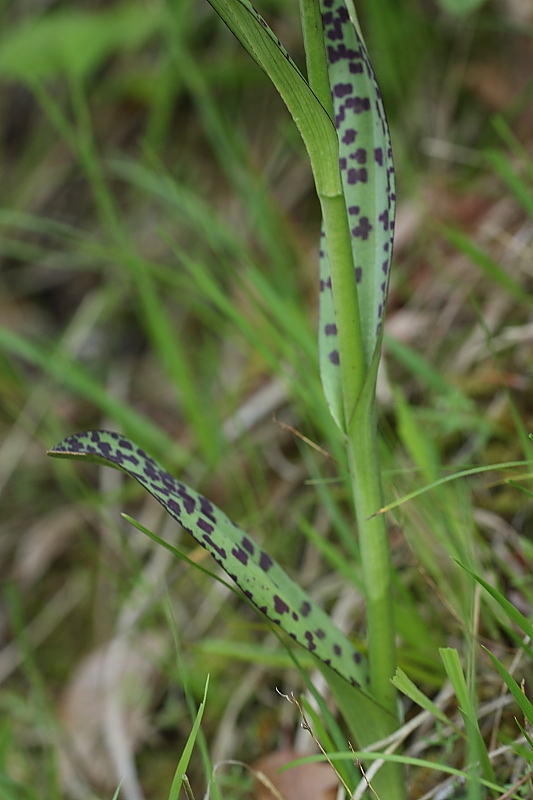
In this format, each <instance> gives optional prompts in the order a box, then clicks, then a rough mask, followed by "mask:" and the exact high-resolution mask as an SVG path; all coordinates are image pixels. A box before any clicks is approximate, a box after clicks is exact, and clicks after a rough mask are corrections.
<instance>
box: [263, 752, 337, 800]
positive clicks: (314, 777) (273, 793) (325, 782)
mask: <svg viewBox="0 0 533 800" xmlns="http://www.w3.org/2000/svg"><path fill="white" fill-rule="evenodd" d="M301 757H302V754H301V753H296V752H295V751H294V750H292V749H290V748H285V749H283V750H277V751H276V752H274V753H270V754H269V755H267V756H263V757H262V758H260V759H259V761H256V762H255V764H253V770H254V772H255V797H256V800H280V798H282V800H335V797H336V795H337V787H338V785H339V781H338V778H337V776H336V774H335V770H334V769H333V768H332V767H331V766H330V765H329V764H324V763H320V764H298V765H296V766H294V767H290V769H287V770H285V771H284V772H280V771H279V770H280V768H281V767H284V766H285V765H286V764H289V763H290V762H291V761H295V760H296V759H298V758H301ZM269 786H270V787H271V788H269Z"/></svg>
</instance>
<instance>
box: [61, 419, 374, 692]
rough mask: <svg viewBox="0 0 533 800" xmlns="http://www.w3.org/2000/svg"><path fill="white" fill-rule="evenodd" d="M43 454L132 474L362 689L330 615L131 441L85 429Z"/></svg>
mask: <svg viewBox="0 0 533 800" xmlns="http://www.w3.org/2000/svg"><path fill="white" fill-rule="evenodd" d="M48 454H49V455H51V456H56V457H59V458H78V459H84V460H86V461H93V462H96V463H102V464H105V465H107V466H111V467H115V468H117V469H120V470H122V471H123V472H126V473H127V474H128V475H131V477H132V478H135V479H136V480H137V481H138V482H139V483H140V484H141V486H143V487H144V488H145V489H146V490H147V491H148V492H150V494H151V495H153V496H154V497H155V498H156V500H157V501H158V502H159V503H161V505H162V506H163V507H164V508H165V510H166V511H167V512H168V513H169V514H170V515H171V516H172V517H173V518H174V519H175V520H176V521H177V522H179V523H180V525H182V526H183V528H185V530H186V531H188V532H189V533H190V534H191V536H192V537H193V538H194V539H195V540H196V541H197V542H198V544H200V545H201V546H202V547H204V548H205V549H206V550H208V551H209V553H211V555H212V556H213V558H214V559H215V561H216V562H217V563H218V564H220V566H221V567H222V568H223V569H224V570H225V571H226V572H227V574H228V575H229V576H230V577H231V578H233V580H234V581H235V583H236V584H237V586H239V588H240V589H241V590H242V592H243V593H244V595H245V596H246V597H247V598H248V599H249V600H250V601H251V602H252V603H253V604H254V605H255V606H256V607H257V608H258V609H259V611H261V612H262V613H263V614H265V616H266V617H268V619H270V620H271V621H272V622H274V623H275V624H276V625H279V626H280V627H281V628H282V629H283V630H284V631H285V632H286V633H288V635H289V636H290V637H291V638H292V639H294V641H296V642H298V643H299V644H301V645H302V646H303V647H305V649H306V650H308V651H309V652H311V653H313V655H315V656H316V657H317V658H318V659H320V661H322V662H323V663H324V664H327V665H328V666H330V667H331V668H332V669H334V670H335V671H336V672H338V674H339V675H341V676H342V677H343V678H345V679H346V680H347V681H349V682H350V683H351V684H352V685H353V686H360V687H364V685H365V683H366V675H365V671H364V667H363V664H362V661H361V656H360V654H359V653H358V652H357V651H356V650H355V649H354V647H353V645H352V644H351V643H350V641H349V640H348V639H347V638H346V637H345V636H344V635H343V634H342V633H340V631H338V630H337V628H336V627H335V626H334V625H333V623H332V622H331V620H330V619H329V617H328V615H327V614H326V613H325V612H324V611H323V610H322V609H321V608H320V607H319V606H317V605H316V604H315V603H314V602H313V601H312V600H311V599H310V597H309V596H308V595H307V593H306V592H304V591H303V590H302V589H301V588H300V587H299V586H298V584H297V583H295V582H294V581H293V580H292V579H291V578H290V577H289V576H288V575H287V574H286V573H285V572H284V570H283V569H282V568H281V567H280V566H279V565H278V564H277V563H276V562H275V561H274V560H273V559H272V558H271V557H270V556H269V555H268V553H266V552H265V551H264V550H262V549H261V548H260V547H259V546H258V545H257V544H255V542H253V541H252V539H251V538H250V537H249V536H248V535H247V534H246V533H244V531H242V530H241V529H240V528H239V527H237V525H235V523H234V522H232V521H231V520H230V519H229V517H227V516H226V514H224V512H223V511H221V510H220V509H219V508H217V507H216V506H215V505H213V503H211V502H210V501H209V500H207V498H205V497H203V496H202V495H201V494H198V492H195V491H194V489H191V488H190V487H189V486H187V485H186V484H184V483H182V482H181V481H179V480H177V479H176V478H174V477H172V475H170V474H169V473H168V472H166V471H165V470H164V469H163V468H162V467H160V466H159V464H157V462H156V461H154V459H153V458H151V457H150V456H148V455H147V454H146V453H145V452H144V451H143V450H142V449H141V448H139V447H137V445H135V444H134V443H133V442H131V441H130V440H129V439H126V437H124V436H121V435H120V434H118V433H112V432H110V431H87V432H86V433H79V434H75V435H73V436H69V437H68V438H67V439H65V440H64V441H62V442H60V444H58V445H56V446H55V447H53V448H52V449H51V450H49V451H48Z"/></svg>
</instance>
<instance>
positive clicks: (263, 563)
mask: <svg viewBox="0 0 533 800" xmlns="http://www.w3.org/2000/svg"><path fill="white" fill-rule="evenodd" d="M273 563H274V562H273V561H272V559H271V558H270V556H269V555H268V553H265V552H264V550H262V551H261V555H260V556H259V566H260V567H261V569H262V570H263V572H268V570H269V569H270V567H271V566H272V564H273Z"/></svg>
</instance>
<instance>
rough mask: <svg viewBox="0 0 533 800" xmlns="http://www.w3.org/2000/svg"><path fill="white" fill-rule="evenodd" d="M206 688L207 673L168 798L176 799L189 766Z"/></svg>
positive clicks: (203, 707) (198, 728)
mask: <svg viewBox="0 0 533 800" xmlns="http://www.w3.org/2000/svg"><path fill="white" fill-rule="evenodd" d="M208 688H209V675H208V676H207V680H206V682H205V689H204V697H203V700H202V702H201V703H200V708H199V709H198V713H197V714H196V719H195V720H194V724H193V726H192V729H191V732H190V734H189V737H188V739H187V741H186V743H185V747H184V748H183V752H182V754H181V758H180V760H179V762H178V766H177V767H176V771H175V773H174V779H173V781H172V785H171V787H170V792H169V793H168V800H178V795H179V793H180V790H181V785H182V783H183V776H184V773H185V772H186V770H187V767H188V766H189V761H190V760H191V755H192V750H193V747H194V743H195V741H196V738H197V736H198V732H199V730H200V723H201V722H202V717H203V715H204V710H205V704H206V700H207V690H208Z"/></svg>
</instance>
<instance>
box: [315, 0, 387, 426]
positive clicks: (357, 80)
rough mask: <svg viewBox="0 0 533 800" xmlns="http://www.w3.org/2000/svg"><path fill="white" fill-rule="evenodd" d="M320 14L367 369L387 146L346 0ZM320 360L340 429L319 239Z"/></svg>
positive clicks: (383, 251)
mask: <svg viewBox="0 0 533 800" xmlns="http://www.w3.org/2000/svg"><path fill="white" fill-rule="evenodd" d="M321 11H322V24H323V29H324V41H325V46H326V56H327V62H328V76H329V83H330V87H331V96H332V100H333V113H334V123H335V128H336V130H337V135H338V142H339V166H340V172H341V179H342V186H343V192H344V197H345V205H346V212H347V214H348V222H349V226H350V233H351V242H352V254H353V266H354V281H355V282H356V288H357V299H358V305H359V313H360V321H361V333H362V337H363V349H364V356H365V363H366V365H367V367H368V365H369V364H370V363H371V361H372V357H373V354H374V350H375V348H376V346H377V345H378V344H379V341H380V338H381V326H382V322H383V313H384V307H385V300H386V296H387V288H388V282H389V270H390V262H391V256H392V242H393V232H394V207H395V194H394V191H395V190H394V167H393V163H392V149H391V144H390V137H389V131H388V126H387V120H386V117H385V110H384V107H383V102H382V99H381V93H380V91H379V87H378V85H377V82H376V78H375V76H374V72H373V70H372V66H371V64H370V60H369V57H368V53H367V50H366V47H365V43H364V41H363V38H362V35H361V32H360V29H359V26H358V23H357V19H356V17H355V11H354V10H353V4H352V2H351V0H321ZM319 356H320V370H321V378H322V384H323V387H324V393H325V395H326V399H327V401H328V405H329V407H330V409H331V412H332V415H333V417H334V419H335V421H336V422H337V424H338V425H339V426H340V427H342V419H343V416H342V408H343V406H342V391H341V376H340V369H339V351H338V344H337V328H336V320H335V314H334V309H333V299H332V293H331V279H330V271H329V264H328V255H327V245H326V241H325V239H324V237H322V239H321V242H320V311H319Z"/></svg>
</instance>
